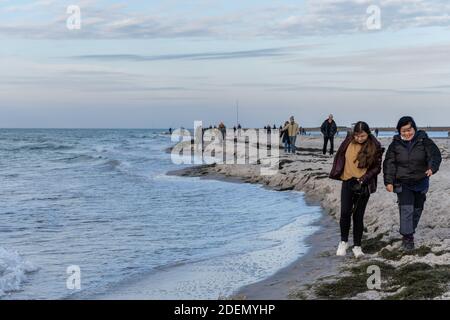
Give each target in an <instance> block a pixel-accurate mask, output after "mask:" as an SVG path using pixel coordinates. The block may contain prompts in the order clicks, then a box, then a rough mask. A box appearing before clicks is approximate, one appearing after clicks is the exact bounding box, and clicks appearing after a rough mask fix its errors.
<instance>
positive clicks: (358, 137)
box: [353, 131, 369, 144]
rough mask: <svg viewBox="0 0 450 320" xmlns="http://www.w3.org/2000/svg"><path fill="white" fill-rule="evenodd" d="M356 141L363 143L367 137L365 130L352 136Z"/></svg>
mask: <svg viewBox="0 0 450 320" xmlns="http://www.w3.org/2000/svg"><path fill="white" fill-rule="evenodd" d="M353 138H354V139H355V141H356V142H358V143H361V144H363V143H364V142H366V141H367V139H369V135H368V134H367V133H366V132H364V131H363V132H358V133H355V135H354V136H353Z"/></svg>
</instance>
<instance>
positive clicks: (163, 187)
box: [0, 129, 322, 299]
mask: <svg viewBox="0 0 450 320" xmlns="http://www.w3.org/2000/svg"><path fill="white" fill-rule="evenodd" d="M172 144H173V143H172V142H171V141H170V137H169V136H168V135H165V134H162V131H161V130H95V129H91V130H76V129H73V130H72V129H70V130H69V129H67V130H66V129H45V130H44V129H27V130H25V129H1V130H0V180H1V183H0V299H71V298H77V299H101V298H108V297H119V298H133V297H137V298H150V299H171V298H177V299H189V298H195V299H196V298H203V299H215V298H218V297H219V296H221V295H227V294H231V293H233V292H234V291H235V290H237V289H238V288H239V287H241V286H243V285H246V284H250V283H253V282H255V281H258V280H262V279H264V278H267V277H268V276H270V275H272V274H273V273H275V272H276V271H277V270H279V269H280V268H283V267H285V266H287V265H288V264H290V263H291V262H293V261H295V260H296V259H297V258H298V257H300V256H301V255H302V254H304V253H305V252H306V251H307V250H308V247H307V246H306V245H305V239H306V238H307V237H308V236H309V235H311V234H312V233H313V232H315V231H316V230H317V228H318V227H317V226H316V225H314V223H315V222H316V221H318V219H319V218H320V216H321V214H322V213H321V209H320V208H319V207H316V206H309V205H307V204H306V203H305V201H304V198H303V194H302V193H298V192H276V191H271V190H267V189H265V188H262V187H261V186H257V185H251V184H243V183H230V182H223V181H214V180H202V179H199V178H186V177H174V176H167V175H166V174H165V173H166V172H167V171H169V170H174V169H179V168H180V166H178V165H174V164H173V163H172V162H171V158H170V154H167V153H166V152H165V151H164V150H165V149H166V148H167V147H169V146H170V145H172ZM70 266H76V267H77V268H79V270H80V273H79V283H80V288H75V289H74V288H73V287H70V286H68V285H67V282H68V279H69V277H71V276H72V275H71V274H69V273H68V268H69V267H70ZM70 279H71V278H70ZM69 282H70V281H69Z"/></svg>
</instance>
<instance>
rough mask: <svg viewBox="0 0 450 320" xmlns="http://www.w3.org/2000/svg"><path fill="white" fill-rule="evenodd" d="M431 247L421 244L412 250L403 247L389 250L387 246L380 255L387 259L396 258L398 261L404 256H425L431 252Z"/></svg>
mask: <svg viewBox="0 0 450 320" xmlns="http://www.w3.org/2000/svg"><path fill="white" fill-rule="evenodd" d="M431 252H432V251H431V248H430V247H427V246H421V247H419V248H416V249H414V250H410V251H404V250H401V249H392V250H388V249H386V248H383V249H382V250H381V251H380V253H379V255H380V257H382V258H384V259H387V260H394V261H398V260H400V259H401V258H402V257H404V256H419V257H425V256H426V255H427V254H429V253H431Z"/></svg>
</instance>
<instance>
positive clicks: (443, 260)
mask: <svg viewBox="0 0 450 320" xmlns="http://www.w3.org/2000/svg"><path fill="white" fill-rule="evenodd" d="M342 140H343V138H342V137H340V138H337V139H336V141H335V145H336V148H337V147H339V145H340V143H341V142H342ZM391 140H392V138H380V141H381V143H382V145H383V147H385V148H387V146H388V145H389V143H390V141H391ZM434 141H435V142H436V143H437V145H438V146H439V148H440V149H441V151H442V156H443V162H442V165H441V170H440V172H438V173H437V174H436V175H435V176H433V177H432V179H431V188H430V192H429V194H428V200H427V202H426V207H425V211H424V214H423V216H422V219H421V222H420V225H419V228H418V232H417V234H416V243H417V244H416V246H417V249H416V250H415V251H413V252H411V253H408V254H405V253H404V252H402V251H401V250H400V243H401V237H400V236H399V233H398V230H399V214H398V208H397V199H396V196H395V194H392V193H388V192H386V191H385V189H384V185H383V181H382V176H381V175H380V176H379V179H378V191H377V193H375V194H374V195H372V196H371V198H370V201H369V204H368V207H367V211H366V215H365V226H366V228H367V232H366V233H365V237H364V238H365V239H364V241H363V250H364V251H365V252H366V253H367V254H366V257H364V259H361V260H355V259H353V258H352V257H351V250H350V251H349V253H348V256H347V257H345V258H337V257H335V256H334V252H335V249H336V248H335V247H336V246H337V241H339V235H338V231H339V230H338V224H337V223H336V222H337V220H338V219H339V214H340V212H339V211H340V182H339V181H333V180H330V179H328V173H329V172H330V170H331V166H332V162H333V158H332V157H331V156H328V155H326V156H324V155H322V153H321V150H320V149H321V147H322V138H321V137H310V136H300V137H299V139H297V146H298V147H300V149H298V150H297V153H296V154H284V152H283V151H282V150H280V162H279V170H278V172H277V173H276V174H274V175H269V176H265V175H261V174H260V169H261V168H260V167H261V166H260V165H258V164H212V165H198V166H193V167H188V168H185V169H182V170H178V171H173V172H170V173H169V174H173V175H180V176H201V177H204V178H213V179H217V178H221V179H223V178H225V179H229V180H231V181H233V180H234V181H236V180H237V179H238V180H239V181H244V182H247V183H258V184H262V185H265V186H267V187H269V188H273V189H275V190H280V191H284V190H296V191H302V192H304V193H305V195H306V197H307V199H308V201H311V202H314V203H320V205H321V206H322V207H323V209H324V211H325V212H326V213H327V214H328V216H327V217H323V219H322V221H321V225H322V227H323V228H322V229H321V231H319V232H318V233H317V234H315V235H314V236H312V237H311V238H310V241H309V243H310V244H311V246H312V249H311V250H310V252H309V253H308V254H307V255H306V256H304V257H301V258H300V259H299V260H298V261H297V262H295V263H294V264H292V265H291V266H288V267H287V268H285V269H283V270H280V271H279V272H278V273H277V274H276V275H274V276H273V277H271V278H270V279H267V280H264V281H262V282H260V283H256V284H253V285H250V286H248V287H245V288H242V289H241V290H240V292H238V293H237V294H236V295H235V296H234V297H232V298H235V299H236V298H240V299H450V219H449V218H450V157H449V147H450V140H449V139H434ZM260 147H262V145H260ZM330 217H332V218H333V219H330ZM350 242H351V239H350ZM374 265H376V266H378V267H379V269H380V271H381V289H374V290H369V289H368V287H367V279H368V278H369V277H370V274H368V273H367V269H368V267H369V266H374Z"/></svg>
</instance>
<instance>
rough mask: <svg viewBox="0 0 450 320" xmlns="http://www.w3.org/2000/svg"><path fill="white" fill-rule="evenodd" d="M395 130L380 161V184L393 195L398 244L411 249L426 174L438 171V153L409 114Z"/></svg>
mask: <svg viewBox="0 0 450 320" xmlns="http://www.w3.org/2000/svg"><path fill="white" fill-rule="evenodd" d="M397 131H398V135H396V136H394V138H393V140H392V143H391V144H390V145H389V148H388V151H387V153H386V158H385V160H384V163H383V173H384V184H385V185H386V190H387V191H388V192H395V193H396V194H397V197H398V204H399V211H400V234H401V235H402V236H403V243H402V247H403V249H404V250H406V251H409V250H413V249H414V233H415V232H416V228H417V226H418V224H419V220H420V217H421V216H422V212H423V209H424V204H425V201H426V194H427V192H428V189H429V186H430V177H431V176H432V175H433V174H436V172H438V171H439V167H440V165H441V162H442V156H441V151H440V150H439V148H438V147H437V146H436V144H435V143H434V142H433V140H431V139H430V138H429V137H428V135H427V133H426V132H425V131H422V130H418V129H417V125H416V123H415V121H414V119H413V118H412V117H403V118H401V119H400V120H399V122H398V124H397Z"/></svg>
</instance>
